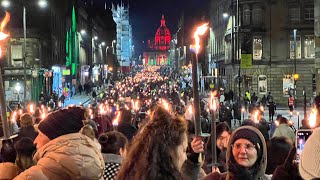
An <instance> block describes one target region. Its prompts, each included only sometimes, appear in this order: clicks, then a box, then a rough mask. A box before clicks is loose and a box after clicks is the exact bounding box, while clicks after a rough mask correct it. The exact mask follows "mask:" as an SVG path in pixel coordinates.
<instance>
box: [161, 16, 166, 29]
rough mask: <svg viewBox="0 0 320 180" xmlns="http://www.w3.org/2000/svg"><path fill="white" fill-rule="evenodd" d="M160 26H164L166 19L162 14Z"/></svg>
mask: <svg viewBox="0 0 320 180" xmlns="http://www.w3.org/2000/svg"><path fill="white" fill-rule="evenodd" d="M160 26H166V20H165V19H164V15H163V14H162V19H161V25H160Z"/></svg>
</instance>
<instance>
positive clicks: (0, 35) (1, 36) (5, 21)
mask: <svg viewBox="0 0 320 180" xmlns="http://www.w3.org/2000/svg"><path fill="white" fill-rule="evenodd" d="M9 21H10V14H9V13H8V12H6V16H5V17H4V19H3V20H2V22H1V24H0V41H2V40H4V39H6V38H7V37H8V36H9V34H5V33H3V29H4V27H5V26H6V25H7V24H8V22H9Z"/></svg>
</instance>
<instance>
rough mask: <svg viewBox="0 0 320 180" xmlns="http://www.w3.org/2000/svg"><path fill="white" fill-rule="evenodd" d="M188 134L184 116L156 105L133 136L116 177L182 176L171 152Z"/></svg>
mask: <svg viewBox="0 0 320 180" xmlns="http://www.w3.org/2000/svg"><path fill="white" fill-rule="evenodd" d="M186 135H187V122H186V120H185V119H184V118H182V117H181V116H177V115H173V114H170V113H169V112H168V111H166V110H165V109H164V108H163V107H155V110H154V111H153V112H152V114H151V116H150V120H149V121H148V122H147V123H146V124H144V126H143V127H142V128H141V131H140V132H139V133H138V134H137V135H136V137H135V138H134V139H133V141H132V144H131V145H130V147H129V150H128V153H127V156H126V159H125V161H124V162H123V164H122V166H121V169H120V171H119V174H118V177H117V179H118V180H129V179H152V180H157V179H159V180H160V179H161V180H162V179H166V180H176V179H181V174H180V172H179V169H178V168H177V167H176V166H175V159H174V156H173V155H172V153H174V151H175V150H176V148H177V147H178V146H179V145H181V144H182V143H183V138H184V137H186Z"/></svg>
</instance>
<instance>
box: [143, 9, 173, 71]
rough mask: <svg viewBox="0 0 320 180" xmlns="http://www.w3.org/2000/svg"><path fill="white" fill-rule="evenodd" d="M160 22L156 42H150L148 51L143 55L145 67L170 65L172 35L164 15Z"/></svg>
mask: <svg viewBox="0 0 320 180" xmlns="http://www.w3.org/2000/svg"><path fill="white" fill-rule="evenodd" d="M160 22H161V23H160V27H159V28H158V29H157V31H156V34H155V38H154V41H151V40H149V41H148V50H147V52H144V53H143V58H144V61H143V64H144V65H151V66H152V65H170V60H169V53H168V51H169V50H170V42H171V33H170V30H169V28H168V27H167V26H166V20H165V19H164V15H162V19H161V21H160Z"/></svg>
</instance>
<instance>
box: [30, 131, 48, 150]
mask: <svg viewBox="0 0 320 180" xmlns="http://www.w3.org/2000/svg"><path fill="white" fill-rule="evenodd" d="M48 142H50V139H49V138H48V137H47V136H46V135H45V134H43V133H42V132H41V131H39V134H38V136H37V137H36V139H35V140H34V141H33V143H34V144H35V145H36V147H37V149H39V148H41V147H42V146H44V145H46V144H47V143H48Z"/></svg>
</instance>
